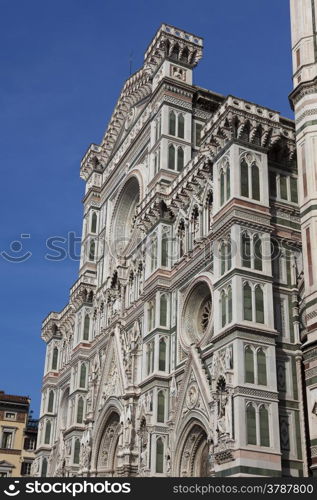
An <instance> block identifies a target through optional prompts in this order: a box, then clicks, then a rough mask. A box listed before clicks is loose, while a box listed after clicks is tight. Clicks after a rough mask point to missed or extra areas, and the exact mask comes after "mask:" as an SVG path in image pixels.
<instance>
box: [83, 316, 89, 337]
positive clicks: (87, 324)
mask: <svg viewBox="0 0 317 500" xmlns="http://www.w3.org/2000/svg"><path fill="white" fill-rule="evenodd" d="M89 329H90V317H89V314H85V320H84V334H83V340H89Z"/></svg>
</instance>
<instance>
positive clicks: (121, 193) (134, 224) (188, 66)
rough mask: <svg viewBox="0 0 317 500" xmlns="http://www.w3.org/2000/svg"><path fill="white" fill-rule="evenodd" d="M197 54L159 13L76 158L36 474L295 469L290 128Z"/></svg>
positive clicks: (297, 399) (298, 266)
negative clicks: (199, 76) (71, 247)
mask: <svg viewBox="0 0 317 500" xmlns="http://www.w3.org/2000/svg"><path fill="white" fill-rule="evenodd" d="M202 50H203V41H202V39H201V38H200V37H198V36H195V35H192V34H190V33H186V32H184V31H182V30H180V29H177V28H174V27H172V26H168V25H162V26H161V28H160V29H159V31H158V32H157V34H156V35H155V37H154V39H153V40H152V42H151V44H150V46H149V47H148V49H147V51H146V53H145V60H144V66H143V67H142V68H141V69H140V70H139V71H138V72H137V73H135V74H134V75H132V76H131V77H130V78H129V79H128V80H127V82H126V83H125V85H124V88H123V90H122V92H121V95H120V97H119V100H118V102H117V104H116V107H115V109H114V112H113V115H112V117H111V120H110V123H109V126H108V129H107V131H106V134H105V136H104V138H103V140H102V142H101V144H100V145H95V144H92V145H91V146H90V147H89V149H88V151H87V153H86V155H85V156H84V158H83V161H82V164H81V170H80V172H81V177H82V179H83V180H84V181H85V182H86V191H85V197H84V201H83V203H84V220H83V234H82V255H81V262H80V270H79V278H78V280H77V281H76V283H75V284H74V285H73V287H72V289H71V292H70V300H69V303H68V304H67V305H66V307H65V308H64V309H63V310H62V311H61V312H59V313H51V314H50V315H49V316H48V317H47V318H46V319H45V321H44V323H43V330H42V338H43V339H44V341H45V342H46V344H47V354H46V363H45V374H44V379H43V389H42V392H43V398H42V406H41V418H40V428H39V438H38V447H37V459H36V462H35V464H34V470H33V472H34V475H47V476H59V475H63V476H104V475H107V476H109V475H110V476H219V475H221V476H246V475H255V476H263V475H264V476H281V475H284V476H301V475H306V474H307V472H308V465H307V464H308V462H307V450H306V447H305V439H304V437H305V432H306V429H305V425H304V411H305V410H304V408H305V400H304V395H303V393H302V385H301V363H302V351H301V342H302V338H303V337H302V335H303V333H302V332H303V331H304V330H305V325H304V324H303V323H302V319H301V315H300V310H301V307H302V301H303V299H304V292H303V284H302V283H303V264H302V254H301V225H300V222H301V220H300V211H299V202H298V195H297V165H296V138H295V126H294V123H293V122H292V121H291V120H288V119H286V118H283V117H281V116H280V114H279V113H278V112H276V111H273V110H270V109H267V108H264V107H262V106H260V105H256V104H253V103H250V102H247V101H244V100H242V99H239V98H235V97H232V96H227V97H226V96H223V95H220V94H217V93H214V92H212V91H209V90H206V89H203V88H200V87H199V86H197V85H195V86H194V85H193V84H192V74H193V70H194V67H195V66H196V64H197V63H198V62H199V60H200V58H201V57H202ZM304 268H305V264H304ZM315 392H316V391H315ZM316 404H317V403H316ZM314 411H315V414H316V410H314ZM314 418H316V417H314Z"/></svg>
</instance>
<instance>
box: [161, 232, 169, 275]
mask: <svg viewBox="0 0 317 500" xmlns="http://www.w3.org/2000/svg"><path fill="white" fill-rule="evenodd" d="M168 235H169V233H168V232H167V231H164V230H163V231H162V240H161V250H162V257H161V259H162V266H164V267H167V266H168Z"/></svg>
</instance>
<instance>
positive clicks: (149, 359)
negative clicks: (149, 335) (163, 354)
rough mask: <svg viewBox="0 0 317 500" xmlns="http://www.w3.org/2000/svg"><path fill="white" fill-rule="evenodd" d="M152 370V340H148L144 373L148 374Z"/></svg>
mask: <svg viewBox="0 0 317 500" xmlns="http://www.w3.org/2000/svg"><path fill="white" fill-rule="evenodd" d="M153 370H154V342H153V340H151V342H148V343H147V345H146V373H147V375H150V373H152V372H153Z"/></svg>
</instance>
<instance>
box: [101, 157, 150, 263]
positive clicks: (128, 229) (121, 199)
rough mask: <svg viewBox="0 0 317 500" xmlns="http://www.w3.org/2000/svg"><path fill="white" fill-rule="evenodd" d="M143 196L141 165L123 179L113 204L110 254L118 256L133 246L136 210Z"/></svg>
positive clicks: (136, 232)
mask: <svg viewBox="0 0 317 500" xmlns="http://www.w3.org/2000/svg"><path fill="white" fill-rule="evenodd" d="M143 198H144V181H143V175H142V171H141V167H136V168H134V169H133V170H132V171H131V172H129V174H128V175H127V177H125V179H124V180H123V182H122V185H121V187H120V189H119V192H118V194H117V197H116V201H115V203H114V206H113V211H112V219H111V224H110V234H109V237H110V241H111V254H112V255H115V256H118V257H120V256H122V255H124V254H128V253H129V252H130V250H131V249H132V248H133V246H134V244H135V242H136V240H137V236H138V234H139V230H138V228H137V226H136V224H135V217H136V210H137V207H138V204H139V201H140V200H141V199H143Z"/></svg>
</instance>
